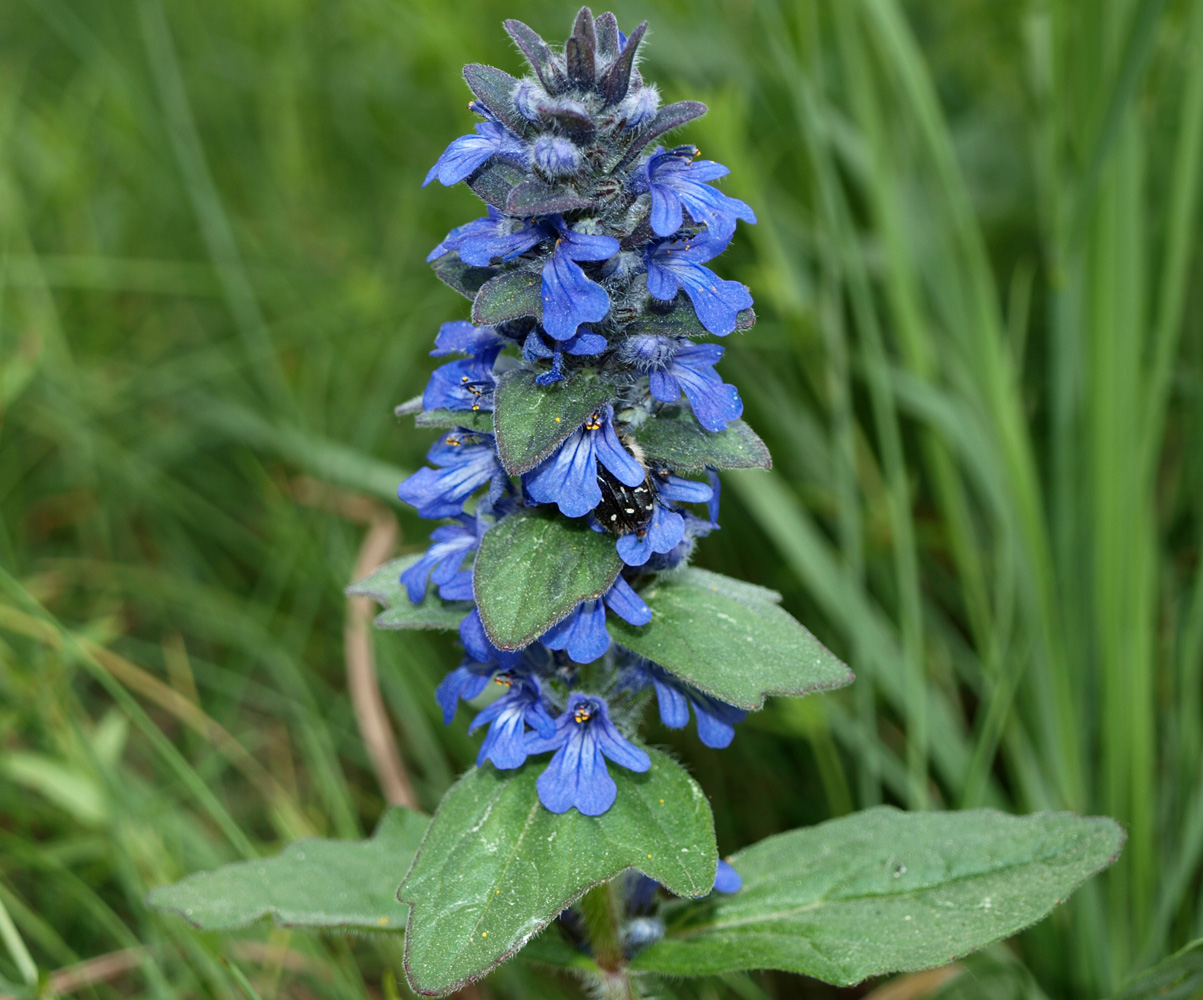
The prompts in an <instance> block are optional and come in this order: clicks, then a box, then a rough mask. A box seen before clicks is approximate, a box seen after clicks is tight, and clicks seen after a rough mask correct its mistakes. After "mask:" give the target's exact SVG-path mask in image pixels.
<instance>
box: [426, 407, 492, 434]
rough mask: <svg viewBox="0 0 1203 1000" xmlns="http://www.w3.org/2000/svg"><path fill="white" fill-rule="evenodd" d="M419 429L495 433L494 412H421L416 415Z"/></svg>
mask: <svg viewBox="0 0 1203 1000" xmlns="http://www.w3.org/2000/svg"><path fill="white" fill-rule="evenodd" d="M414 423H415V424H417V425H418V426H419V427H463V428H464V429H465V430H469V431H481V432H483V433H485V434H492V433H493V411H492V410H421V411H420V412H418V413H415V414H414Z"/></svg>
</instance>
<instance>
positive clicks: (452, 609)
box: [347, 552, 472, 630]
mask: <svg viewBox="0 0 1203 1000" xmlns="http://www.w3.org/2000/svg"><path fill="white" fill-rule="evenodd" d="M422 555H423V554H422V553H421V552H417V553H415V554H413V555H409V556H402V557H401V558H400V559H394V560H393V561H392V562H387V563H385V564H384V565H383V566H381V567H380V568H379V569H378V570H376V571H375V572H374V573H373V574H372V575H371V576H368V577H365V578H364V579H362V580H360V581H359V582H358V583H353V584H351V586H349V587H348V588H347V593H348V594H350V595H352V596H354V597H374V598H376V600H378V601H379V602H380V603H381V604H383V605H384V607H385V608H386V610H385V611H383V612H382V613H381V614H380V615H378V616H377V617H376V627H377V628H437V629H449V630H454V629H458V628H459V623H460V622H462V621H463V620H464V615H466V614H467V613H468V612H469V611H471V610H472V605H471V604H470V603H469V602H468V601H444V600H443V599H442V598H441V597H439V595H438V589H437V588H436V587H435V586H434V584H432V583H430V581H429V580H428V581H427V583H426V597H425V599H424V600H423V601H422V603H421V604H411V603H410V600H409V595H408V594H407V593H406V592H405V587H404V585H403V584H402V583H401V574H402V573H403V572H404V571H405V570H407V569H409V567H410V566H412V565H413V564H414V563H416V562H417V561H418V560H419V559H421V558H422Z"/></svg>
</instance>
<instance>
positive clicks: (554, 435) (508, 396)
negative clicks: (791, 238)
mask: <svg viewBox="0 0 1203 1000" xmlns="http://www.w3.org/2000/svg"><path fill="white" fill-rule="evenodd" d="M537 374H538V373H537V372H529V371H515V372H510V373H508V374H506V375H503V376H502V377H501V378H500V379H499V380H498V384H497V390H496V392H495V394H494V402H493V407H494V413H493V429H494V430H495V431H496V433H497V450H498V452H500V454H501V461H502V464H503V465H504V466H505V469H506V471H507V472H509V473H511V474H512V475H517V474H518V473H520V472H527V471H528V470H530V469H533V468H534V467H535V466H536V465H538V464H539V463H540V462H541V461H543V459H545V458H546V457H547V456H548V455H550V454H551V453H552V451H554V450H555V447H556V445H558V444H559V443H560V442H561V441H563V440H564V439H565V438H567V437H568V435H570V434H571V433H572V432H573V431H575V430H576V429H577V428H578V427H580V426H581V424H583V423H584V422H585V418H586V417H588V416H589V415H590V414H591V413H592V412H593V411H594V410H596V409H597V408H598V407H601V406H605V405H606V404H607V403H608V402H610V401H611V400H612V399H613V398H614V397H615V395H617V389H616V388H615V387H614V386H613V385H611V384H610V383H609V382H606V381H604V380H603V379H600V378H598V377H597V376H595V375H593V374H591V373H588V372H583V371H577V372H574V373H572V374H570V375H569V376H568V377H567V378H565V379H564V380H563V381H561V382H553V383H552V384H551V385H548V386H542V385H539V384H538V383H537V382H536V381H535V378H536V376H537Z"/></svg>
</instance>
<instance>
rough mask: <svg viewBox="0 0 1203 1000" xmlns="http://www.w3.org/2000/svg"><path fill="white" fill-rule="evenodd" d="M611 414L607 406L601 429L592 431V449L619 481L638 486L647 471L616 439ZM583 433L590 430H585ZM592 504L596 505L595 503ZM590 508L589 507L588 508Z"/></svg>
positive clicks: (612, 410) (611, 408) (612, 411)
mask: <svg viewBox="0 0 1203 1000" xmlns="http://www.w3.org/2000/svg"><path fill="white" fill-rule="evenodd" d="M613 414H614V409H613V407H611V406H607V407H606V409H605V415H604V417H603V418H602V425H601V429H600V430H598V431H594V432H592V433H593V434H595V435H596V438H595V441H594V449H595V451H596V453H597V457H598V459H599V460H600V461H601V463H602V465H604V466H605V467H606V468H607V469H609V470H610V471H611V472H612V473H614V475H615V476H616V477H617V478H618V481H619V482H621V483H624V484H625V485H627V486H632V487H634V486H638V485H639V484H640V483H642V482H643V481H644V479H646V478H647V471H646V470H645V469H644V468H643V466H642V465H640V464H639V462H638V460H636V458H635V457H634V456H633V455H632V454H631V453H630V452H629V451H627V450H626V448H624V447H623V446H622V442H621V441H619V440H618V434H617V433H616V432H615V430H614V424H613ZM585 433H587V434H588V433H590V432H589V431H586V432H585ZM599 500H600V497H599ZM593 506H594V507H596V506H597V504H594V505H593ZM592 509H593V508H590V510H592Z"/></svg>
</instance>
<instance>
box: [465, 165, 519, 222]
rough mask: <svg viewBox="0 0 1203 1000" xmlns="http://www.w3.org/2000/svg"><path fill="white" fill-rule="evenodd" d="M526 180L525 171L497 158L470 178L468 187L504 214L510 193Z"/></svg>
mask: <svg viewBox="0 0 1203 1000" xmlns="http://www.w3.org/2000/svg"><path fill="white" fill-rule="evenodd" d="M524 180H526V173H525V172H524V171H523V170H521V169H520V168H519V167H516V166H514V165H513V164H512V163H507V162H506V161H505V160H503V159H500V158H499V157H496V156H495V157H493V159H491V160H489V161H488V162H487V163H486V164H485V165H484V166H483V167H481V168H480V169H478V170H477V171H476V172H475V173H474V174H473V175H472V176H471V177H469V178H468V187H470V188H471V189H472V191H473V193H474V194H475V195H476V196H477V197H478V198H480V199H481V200H482V201H485V202H487V203H488V204H490V205H492V206H493V207H494V208H499V209H501V211H503V212H504V211H505V205H506V202H507V201H508V200H509V197H510V192H511V191H512V190H513V189H514V188H516V187H517V186H518V185H519V184H521V183H522V182H523V181H524Z"/></svg>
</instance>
